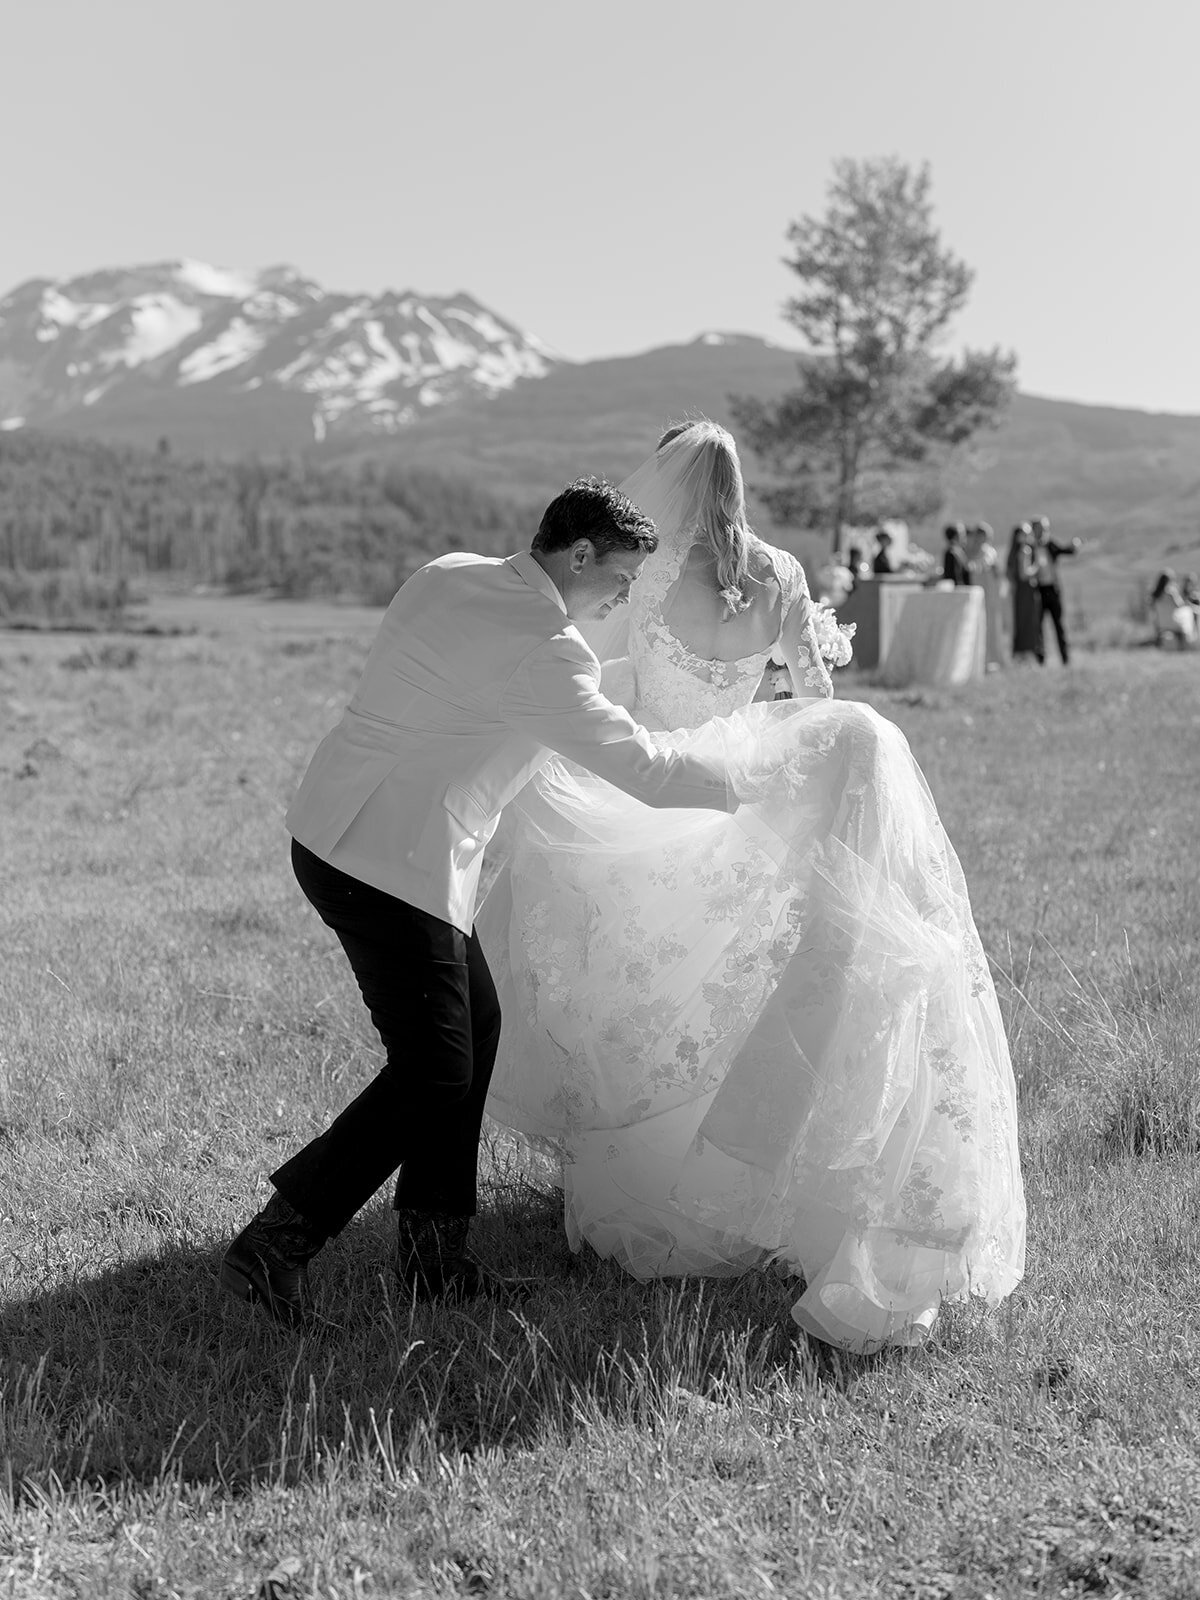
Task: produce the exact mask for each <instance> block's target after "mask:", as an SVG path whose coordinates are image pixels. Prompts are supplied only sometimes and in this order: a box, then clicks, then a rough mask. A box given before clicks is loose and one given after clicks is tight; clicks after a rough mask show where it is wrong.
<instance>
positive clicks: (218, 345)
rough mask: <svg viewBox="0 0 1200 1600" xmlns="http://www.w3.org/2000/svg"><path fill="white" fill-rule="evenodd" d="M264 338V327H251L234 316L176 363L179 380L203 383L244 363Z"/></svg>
mask: <svg viewBox="0 0 1200 1600" xmlns="http://www.w3.org/2000/svg"><path fill="white" fill-rule="evenodd" d="M266 341H267V334H266V330H265V329H263V328H256V327H254V326H253V325H252V324H251V323H249V322H247V321H246V319H245V318H244V317H234V319H233V321H232V322H231V323H230V324H229V326H228V327H227V328H225V329H224V331H223V332H221V333H219V334H217V336H216V338H215V339H211V340H210V341H209V342H208V343H207V344H204V345H201V346H200V347H199V349H197V350H193V351H192V352H191V353H190V354H189V355H186V356H184V358H183V360H182V361H181V362H180V363H179V382H180V383H181V384H189V383H205V382H207V380H208V379H209V378H215V377H216V376H217V374H218V373H221V372H228V371H229V370H230V368H231V367H240V366H244V365H245V363H246V362H247V361H249V360H250V358H251V357H252V356H255V355H257V354H258V352H259V351H260V350H261V349H262V347H263V345H264V344H265V343H266Z"/></svg>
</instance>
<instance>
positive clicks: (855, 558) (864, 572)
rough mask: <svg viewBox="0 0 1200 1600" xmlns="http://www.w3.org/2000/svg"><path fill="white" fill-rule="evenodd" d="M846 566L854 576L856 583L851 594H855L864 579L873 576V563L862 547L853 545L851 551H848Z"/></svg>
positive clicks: (852, 586)
mask: <svg viewBox="0 0 1200 1600" xmlns="http://www.w3.org/2000/svg"><path fill="white" fill-rule="evenodd" d="M846 564H847V566H848V567H849V568H850V571H851V572H852V573H853V575H854V582H853V584H852V585H851V592H853V590H854V589H857V588H858V585H859V583H860V581H861V580H862V579H863V578H869V577H870V576H871V563H870V562H869V561H868V560H867V558H866V556H865V555H864V554H863V552H862V546H861V545H857V544H852V545H851V546H850V548H849V550H847V551H846Z"/></svg>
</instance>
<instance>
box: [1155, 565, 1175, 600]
mask: <svg viewBox="0 0 1200 1600" xmlns="http://www.w3.org/2000/svg"><path fill="white" fill-rule="evenodd" d="M1174 582H1175V574H1174V573H1173V572H1172V571H1171V570H1170V569H1169V568H1168V570H1167V571H1166V572H1160V573H1159V575H1158V582H1157V583H1156V584H1155V585H1154V589H1153V591H1152V593H1151V595H1150V598H1151V600H1157V599H1158V598H1159V596H1160V595H1164V594H1166V592H1167V588H1168V586H1169V585H1170V584H1172V583H1174Z"/></svg>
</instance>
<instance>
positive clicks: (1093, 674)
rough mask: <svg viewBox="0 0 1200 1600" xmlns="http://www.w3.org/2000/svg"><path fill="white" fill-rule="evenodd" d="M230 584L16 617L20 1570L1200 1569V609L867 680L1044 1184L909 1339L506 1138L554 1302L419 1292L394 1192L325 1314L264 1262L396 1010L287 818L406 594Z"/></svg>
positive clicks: (891, 1573) (1030, 1575)
mask: <svg viewBox="0 0 1200 1600" xmlns="http://www.w3.org/2000/svg"><path fill="white" fill-rule="evenodd" d="M198 620H199V623H200V630H201V631H198V632H196V633H193V634H185V635H181V636H177V637H130V636H126V635H115V634H114V635H108V636H103V635H97V636H90V637H85V636H68V635H49V634H45V635H44V634H36V635H35V634H7V635H0V830H2V848H0V871H2V880H0V881H2V883H3V894H2V895H0V953H2V955H3V960H2V962H0V1016H2V1018H3V1027H2V1030H0V1297H2V1298H0V1335H2V1337H0V1596H12V1597H26V1596H55V1597H58V1596H64V1597H65V1596H87V1597H91V1596H114V1597H115V1596H138V1597H149V1596H158V1595H163V1596H171V1595H176V1596H203V1597H213V1596H230V1597H235V1596H238V1597H240V1596H252V1595H263V1596H267V1597H269V1600H282V1597H284V1596H322V1597H335V1596H336V1597H346V1596H358V1595H453V1594H491V1595H495V1596H531V1597H532V1596H548V1597H549V1596H553V1597H579V1600H598V1597H601V1596H675V1595H693V1596H702V1597H712V1596H726V1595H729V1596H733V1595H736V1596H752V1597H758V1596H764V1597H765V1596H771V1595H781V1594H782V1595H804V1596H809V1595H811V1596H828V1597H831V1600H856V1597H859V1596H920V1597H923V1600H935V1597H954V1600H957V1597H959V1596H964V1597H975V1596H978V1597H980V1600H982V1597H984V1596H1008V1595H1047V1596H1049V1595H1054V1596H1060V1595H1075V1594H1080V1595H1082V1594H1085V1593H1099V1594H1104V1595H1113V1596H1117V1595H1137V1596H1141V1595H1145V1596H1156V1597H1157V1596H1164V1597H1167V1596H1174V1597H1178V1600H1183V1597H1185V1596H1193V1597H1194V1596H1196V1595H1198V1594H1200V1383H1198V1381H1197V1368H1198V1366H1200V1311H1198V1309H1197V1308H1198V1305H1200V1171H1198V1168H1200V1161H1198V1154H1200V1093H1198V1075H1200V1020H1198V1018H1200V1004H1198V1001H1200V872H1198V870H1197V867H1198V860H1200V857H1198V853H1197V852H1198V840H1200V656H1196V657H1191V656H1173V655H1170V654H1167V653H1160V652H1155V651H1146V650H1141V651H1126V652H1120V653H1118V652H1112V653H1102V654H1095V655H1086V654H1085V655H1083V656H1081V657H1080V659H1079V660H1078V662H1077V663H1076V664H1074V665H1073V666H1072V667H1071V668H1070V669H1069V670H1061V669H1059V668H1057V667H1056V666H1048V667H1046V668H1045V669H1044V670H1040V671H1039V670H1037V669H1034V668H1031V669H1029V670H1026V671H1021V670H1013V671H1010V672H1008V673H1005V674H1001V675H996V676H994V677H991V678H989V679H988V680H987V681H986V682H984V683H981V684H979V685H977V686H975V687H973V688H971V689H970V690H966V691H961V692H953V693H951V692H942V691H916V690H914V691H909V692H907V693H891V692H885V691H883V690H876V689H872V688H871V687H870V686H869V685H862V684H860V683H859V682H858V681H857V680H855V679H854V678H853V677H848V678H847V679H846V681H845V682H844V683H843V684H842V685H841V690H842V692H844V693H847V694H851V695H855V696H859V697H862V698H866V699H869V700H870V701H871V703H872V704H874V705H875V706H876V707H877V708H878V709H879V710H881V711H882V712H883V713H884V714H885V715H887V716H890V717H892V718H894V719H895V720H896V721H897V722H898V723H899V724H900V725H901V726H902V727H903V729H904V730H905V732H906V733H907V735H908V737H909V739H910V740H911V742H912V744H913V747H914V749H915V751H916V754H917V757H918V759H919V760H920V762H921V763H922V766H923V768H924V770H925V773H926V775H927V777H928V779H929V782H930V785H931V787H932V789H933V791H934V794H935V796H936V798H937V800H938V802H939V805H940V807H941V810H942V815H943V819H944V821H945V824H946V827H947V829H948V831H949V834H950V836H951V838H952V839H953V841H954V842H955V844H956V846H957V848H958V851H959V854H960V856H961V858H962V861H963V865H964V868H965V871H966V875H967V879H968V882H969V884H970V887H971V892H972V900H973V904H974V908H975V912H976V917H977V920H978V923H979V928H980V932H981V934H982V937H983V941H984V945H985V947H986V949H987V951H988V953H989V955H990V957H991V960H992V963H993V969H994V973H995V978H996V984H997V989H998V992H999V995H1000V1000H1001V1005H1002V1008H1003V1010H1004V1014H1005V1018H1006V1020H1007V1024H1008V1027H1009V1033H1010V1039H1011V1042H1012V1049H1013V1057H1014V1062H1015V1066H1016V1070H1017V1073H1018V1076H1019V1086H1020V1099H1021V1109H1022V1115H1023V1123H1022V1151H1023V1160H1024V1169H1025V1178H1026V1184H1027V1190H1028V1198H1029V1203H1030V1241H1029V1267H1028V1275H1027V1277H1026V1279H1025V1282H1024V1283H1023V1284H1022V1285H1021V1287H1020V1288H1019V1290H1018V1291H1017V1293H1016V1294H1015V1295H1014V1296H1013V1297H1012V1299H1011V1301H1010V1302H1009V1303H1008V1304H1007V1305H1006V1306H1004V1307H1003V1308H1002V1309H1001V1310H999V1311H998V1312H995V1313H988V1312H986V1311H985V1310H982V1309H979V1308H977V1307H973V1306H968V1307H956V1308H951V1309H950V1310H948V1311H947V1312H946V1313H945V1314H944V1316H943V1318H942V1320H941V1322H940V1324H939V1326H938V1327H937V1329H936V1332H935V1336H934V1337H933V1339H932V1340H931V1342H930V1343H929V1344H928V1345H927V1346H926V1347H925V1348H924V1349H923V1350H921V1351H919V1352H917V1353H895V1354H887V1355H884V1356H881V1357H877V1358H873V1359H864V1358H854V1357H849V1356H842V1355H833V1354H831V1353H830V1352H828V1351H827V1350H825V1349H824V1348H823V1347H821V1346H818V1345H814V1344H812V1343H810V1342H808V1341H807V1340H806V1339H805V1338H804V1337H803V1336H801V1335H800V1334H799V1333H798V1332H797V1330H796V1329H795V1327H794V1326H793V1324H792V1323H791V1322H790V1320H789V1318H788V1315H787V1308H788V1305H789V1304H790V1301H791V1299H792V1298H794V1292H791V1293H790V1292H789V1288H788V1285H787V1283H786V1282H784V1281H781V1280H780V1279H779V1278H778V1277H777V1276H775V1275H774V1274H773V1273H772V1272H770V1271H763V1272H761V1273H754V1274H751V1275H749V1276H747V1277H745V1278H743V1279H741V1280H738V1281H735V1282H730V1281H722V1282H715V1281H713V1282H701V1281H687V1282H684V1283H673V1284H659V1285H654V1284H651V1285H646V1284H639V1283H635V1282H632V1281H630V1280H629V1279H627V1278H625V1277H624V1276H623V1275H622V1274H621V1273H620V1272H619V1271H618V1270H616V1269H615V1268H613V1267H612V1266H611V1265H609V1264H608V1263H605V1262H601V1261H598V1260H596V1259H595V1258H594V1257H592V1256H591V1255H589V1254H586V1253H585V1254H583V1255H581V1256H578V1257H573V1256H571V1255H570V1253H569V1251H568V1250H567V1248H566V1246H565V1243H564V1241H563V1239H562V1235H561V1228H560V1224H559V1219H558V1216H557V1212H556V1207H555V1201H554V1198H553V1195H552V1194H551V1193H549V1192H548V1191H547V1190H546V1189H545V1187H544V1186H543V1185H542V1184H540V1183H539V1182H538V1181H536V1179H534V1178H533V1177H532V1175H531V1174H530V1172H529V1171H528V1170H527V1169H526V1168H525V1166H524V1165H523V1164H522V1162H521V1160H520V1158H519V1156H518V1154H517V1153H516V1152H515V1151H514V1150H513V1149H512V1147H511V1146H510V1145H509V1144H507V1143H506V1142H505V1141H504V1140H503V1139H500V1138H493V1139H492V1140H491V1141H490V1143H489V1148H488V1150H487V1151H486V1153H485V1167H486V1171H487V1174H488V1180H489V1181H488V1184H487V1188H486V1193H485V1200H484V1210H483V1214H482V1216H481V1219H480V1222H479V1224H478V1226H477V1235H478V1239H479V1243H480V1247H481V1250H482V1252H483V1253H484V1254H485V1255H486V1256H487V1257H488V1258H489V1259H492V1260H495V1261H498V1262H500V1263H501V1264H504V1265H506V1266H510V1267H512V1268H513V1269H516V1270H522V1271H524V1272H536V1273H540V1274H545V1277H546V1284H545V1287H544V1289H542V1290H541V1291H540V1292H538V1293H536V1294H535V1295H534V1296H533V1298H532V1299H530V1300H529V1302H528V1303H527V1304H526V1305H525V1306H524V1307H523V1308H522V1309H521V1310H520V1311H519V1312H516V1311H512V1310H501V1309H496V1308H493V1307H491V1306H488V1305H486V1304H477V1305H472V1306H469V1307H466V1308H463V1309H447V1308H438V1309H424V1308H417V1309H414V1308H413V1307H411V1306H410V1305H408V1304H407V1303H405V1302H404V1301H403V1299H402V1298H401V1297H400V1296H399V1295H398V1293H397V1292H396V1290H395V1288H394V1286H393V1284H392V1282H391V1280H390V1276H389V1272H388V1259H389V1243H390V1234H389V1220H390V1213H389V1211H388V1209H387V1197H386V1195H380V1196H379V1197H378V1199H377V1200H376V1202H375V1203H374V1204H373V1205H372V1206H371V1207H369V1208H368V1209H367V1210H366V1211H365V1212H364V1213H363V1214H362V1215H361V1216H360V1217H359V1218H358V1219H356V1221H355V1222H354V1223H353V1224H352V1225H351V1226H350V1228H348V1229H347V1230H346V1232H345V1233H344V1234H343V1235H342V1236H341V1237H340V1238H339V1239H338V1240H337V1241H335V1242H334V1243H333V1244H332V1245H331V1246H330V1247H329V1248H328V1249H327V1250H326V1251H325V1252H324V1253H323V1255H322V1256H321V1257H320V1258H319V1260H318V1262H317V1264H316V1266H315V1269H314V1277H315V1280H316V1285H317V1293H318V1296H319V1302H320V1305H321V1308H322V1310H323V1311H324V1313H325V1315H326V1316H327V1317H328V1318H329V1320H330V1326H329V1327H328V1329H326V1330H325V1331H324V1332H322V1333H320V1334H318V1335H316V1336H313V1337H307V1338H298V1337H296V1336H295V1335H291V1334H287V1333H284V1332H282V1331H278V1330H276V1329H275V1328H274V1327H273V1326H272V1325H270V1324H269V1323H267V1322H266V1321H265V1320H264V1319H261V1318H256V1317H255V1316H254V1315H253V1314H252V1313H251V1312H250V1311H249V1310H248V1309H247V1308H246V1307H245V1306H243V1305H241V1304H240V1303H237V1302H234V1301H231V1300H227V1299H224V1298H222V1296H221V1294H220V1292H219V1290H218V1288H217V1283H216V1270H217V1265H218V1262H219V1259H220V1255H221V1252H222V1250H223V1248H224V1245H225V1243H226V1242H227V1240H228V1238H229V1236H230V1234H231V1233H232V1232H233V1231H234V1230H235V1229H236V1228H237V1227H238V1226H239V1225H240V1224H241V1222H242V1221H243V1220H244V1219H245V1217H246V1216H247V1215H248V1213H249V1212H250V1211H251V1210H253V1209H255V1207H256V1206H257V1205H258V1204H259V1203H261V1201H262V1199H263V1198H264V1197H265V1195H266V1193H267V1187H266V1178H265V1175H266V1173H267V1172H268V1171H269V1170H271V1168H272V1167H273V1166H274V1165H276V1164H277V1163H278V1161H279V1160H280V1159H281V1158H282V1156H283V1155H284V1154H285V1153H287V1152H290V1151H291V1150H292V1149H293V1148H295V1147H296V1146H297V1145H298V1144H299V1143H301V1142H302V1141H304V1140H305V1139H307V1138H308V1137H309V1136H310V1135H311V1134H312V1133H313V1132H314V1131H316V1130H317V1129H318V1128H320V1127H321V1126H322V1125H323V1124H324V1122H325V1121H326V1120H327V1119H328V1117H329V1115H330V1114H331V1113H332V1112H334V1111H335V1110H336V1109H338V1108H339V1107H340V1106H341V1105H342V1104H343V1103H344V1102H345V1101H346V1100H347V1099H348V1098H349V1097H350V1096H351V1094H352V1093H354V1092H355V1090H356V1089H357V1088H358V1087H359V1086H360V1085H361V1084H363V1083H364V1082H365V1081H366V1079H367V1077H368V1076H369V1075H370V1074H371V1073H372V1072H373V1071H374V1070H375V1069H376V1067H377V1066H378V1063H379V1059H380V1057H379V1048H378V1043H377V1040H376V1039H375V1038H374V1036H373V1035H372V1033H371V1031H370V1027H369V1023H368V1020H367V1018H366V1015H365V1012H364V1011H363V1010H362V1007H361V1004H360V1002H359V1000H358V996H357V992H356V991H355V989H354V987H353V980H352V978H351V976H350V972H349V969H348V967H347V965H346V963H345V960H344V958H343V956H342V955H341V952H340V950H339V949H338V948H337V947H336V945H335V944H334V942H333V940H332V938H331V936H330V935H329V934H328V933H327V932H326V930H325V929H324V928H323V927H322V925H321V924H320V923H319V921H318V920H317V918H316V916H315V915H314V914H313V913H312V912H311V911H310V909H309V908H308V906H307V904H306V903H305V902H304V901H303V899H302V897H301V895H300V893H299V890H298V889H297V888H296V886H295V884H294V883H293V881H292V879H291V876H290V871H289V868H288V862H287V850H286V834H285V831H284V828H283V810H284V807H285V804H286V801H287V799H288V797H289V796H290V793H291V791H292V789H293V787H294V784H295V782H296V780H297V778H298V775H299V773H300V771H301V770H302V768H303V765H304V762H305V761H306V759H307V756H308V754H309V752H310V750H311V748H312V746H313V744H314V743H315V741H316V739H317V737H318V736H319V734H320V733H321V732H322V731H323V730H324V729H325V728H326V727H327V726H328V725H329V723H330V722H331V721H332V720H333V719H334V717H335V716H336V715H337V712H338V710H339V709H340V707H341V705H342V703H343V701H344V699H345V697H346V695H347V693H348V691H349V690H350V688H351V686H352V685H353V683H354V681H355V678H356V675H357V670H358V668H359V666H360V664H361V662H362V659H363V656H364V653H365V649H366V644H367V642H368V639H369V622H370V618H369V617H363V616H362V615H360V614H357V613H355V614H350V613H345V614H343V613H340V612H339V611H338V610H337V609H336V608H332V607H330V608H326V609H324V610H318V609H316V608H311V609H309V610H304V609H303V608H287V607H282V608H276V609H272V608H270V607H269V606H264V605H259V606H257V607H249V608H243V609H242V610H240V611H237V610H236V609H234V610H227V609H226V610H223V609H222V608H221V607H220V606H218V605H217V604H216V603H213V605H212V608H211V610H210V611H209V612H205V613H200V614H199V619H198Z"/></svg>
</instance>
